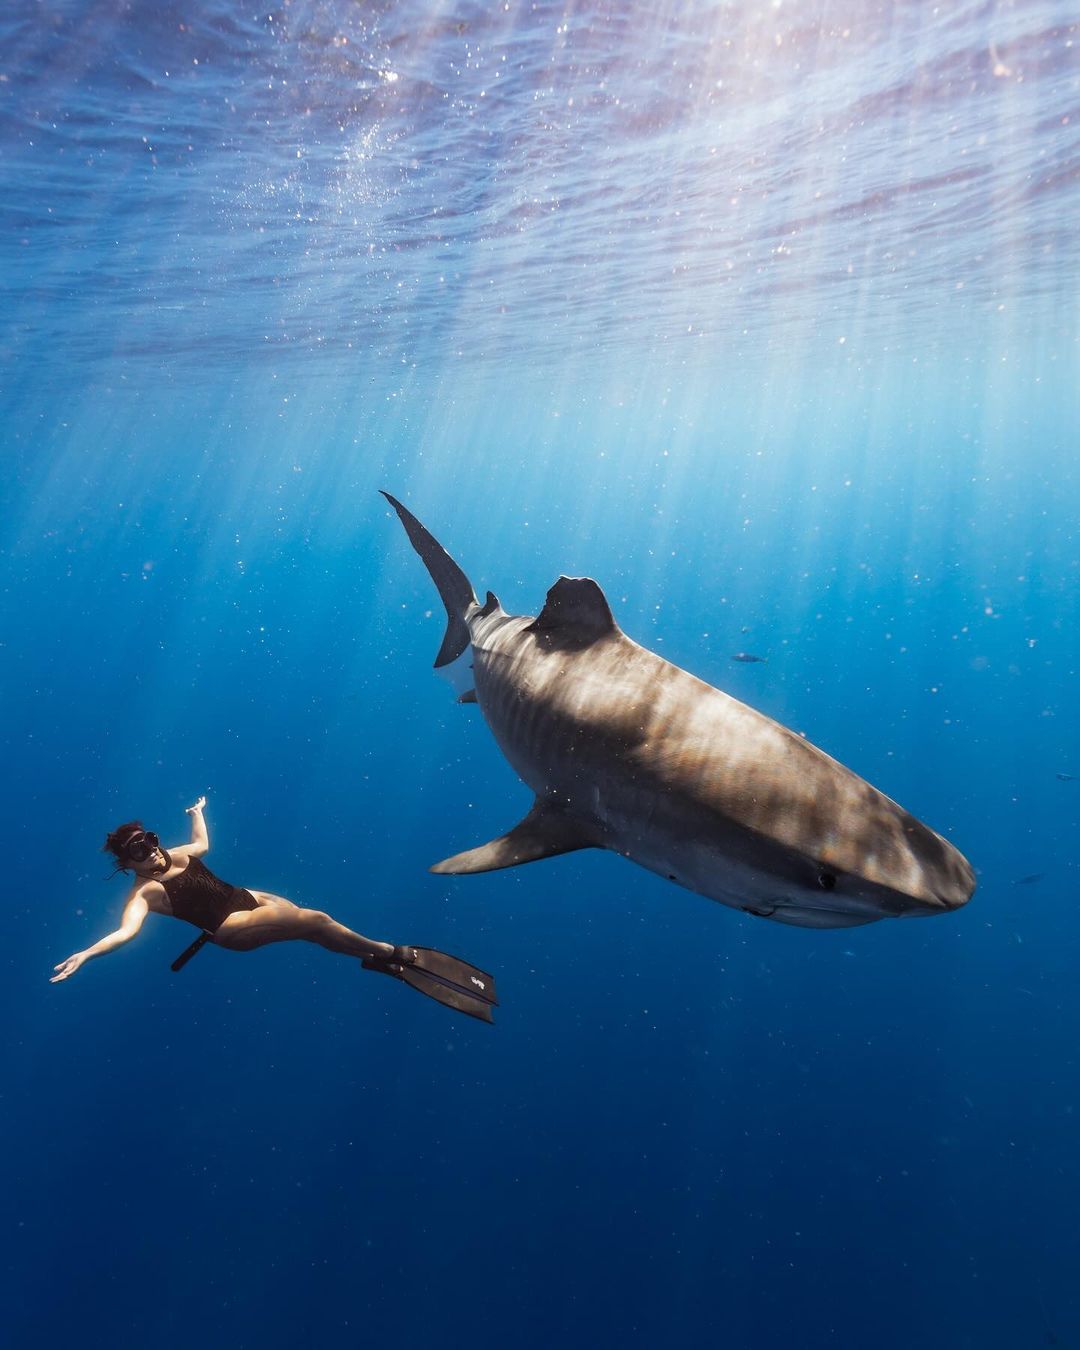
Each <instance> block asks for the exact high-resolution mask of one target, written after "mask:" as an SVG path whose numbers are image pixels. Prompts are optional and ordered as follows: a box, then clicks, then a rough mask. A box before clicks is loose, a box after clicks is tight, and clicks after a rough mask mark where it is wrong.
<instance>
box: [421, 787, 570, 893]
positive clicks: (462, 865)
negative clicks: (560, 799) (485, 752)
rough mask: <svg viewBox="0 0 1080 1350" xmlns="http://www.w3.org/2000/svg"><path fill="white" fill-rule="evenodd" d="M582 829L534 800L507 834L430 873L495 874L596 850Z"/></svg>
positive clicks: (460, 855) (554, 808)
mask: <svg viewBox="0 0 1080 1350" xmlns="http://www.w3.org/2000/svg"><path fill="white" fill-rule="evenodd" d="M595 847H596V841H595V840H594V839H592V838H591V837H590V836H589V834H588V832H587V831H586V830H585V828H584V826H583V825H581V824H580V823H579V822H578V821H577V820H575V819H574V817H573V816H570V815H568V814H567V813H566V812H565V811H561V810H560V809H559V808H558V807H555V806H550V805H549V804H548V803H547V802H542V801H540V800H539V799H537V801H536V803H535V804H534V806H533V808H532V810H531V811H530V812H529V814H528V815H527V816H526V817H525V819H524V820H522V821H520V822H519V823H518V824H517V825H515V826H514V828H513V829H512V830H508V831H507V832H506V834H504V835H500V836H499V838H498V839H492V840H491V841H490V843H487V844H481V845H480V847H479V848H471V849H468V850H467V851H466V852H464V853H456V854H455V855H454V856H453V857H452V858H444V859H443V861H442V862H438V863H436V864H435V866H434V867H432V868H430V869H429V870H430V871H432V872H436V873H438V874H439V875H441V876H465V875H469V874H471V873H474V872H498V871H500V870H501V869H502V868H504V867H520V866H522V864H524V863H531V862H540V861H541V860H542V859H544V858H557V857H558V856H559V854H560V853H574V852H576V851H577V850H578V849H581V848H595Z"/></svg>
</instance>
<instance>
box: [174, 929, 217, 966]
mask: <svg viewBox="0 0 1080 1350" xmlns="http://www.w3.org/2000/svg"><path fill="white" fill-rule="evenodd" d="M213 936H214V935H213V933H208V932H207V931H206V929H205V928H204V929H203V931H202V932H201V933H200V934H199V936H198V937H197V938H196V939H195V941H194V942H193V943H192V944H191V946H190V947H185V948H184V950H183V951H182V952H181V953H180V955H179V956H178V957H177V958H176V960H175V961H174V962H173V963H172V965H171V966H170V967H169V969H170V970H183V969H184V967H185V966H186V965H187V963H188V962H189V961H190V960H191V958H192V957H193V956H194V955H195V953H196V952H198V951H201V950H202V948H203V947H205V946H206V944H207V943H208V942H209V941H210V939H211V938H212V937H213Z"/></svg>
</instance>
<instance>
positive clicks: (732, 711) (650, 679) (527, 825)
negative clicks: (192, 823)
mask: <svg viewBox="0 0 1080 1350" xmlns="http://www.w3.org/2000/svg"><path fill="white" fill-rule="evenodd" d="M383 496H384V497H385V498H386V500H387V501H388V502H389V503H390V505H391V506H392V507H393V509H394V511H395V512H396V513H397V516H398V519H399V520H400V521H401V524H402V525H403V526H404V528H405V533H406V535H407V536H408V539H409V542H410V543H411V544H412V547H413V548H414V550H415V551H416V552H417V553H418V554H419V556H420V558H421V560H422V561H423V563H424V565H425V566H426V568H427V570H428V572H429V573H430V575H431V579H432V580H433V581H434V583H435V586H436V588H437V589H438V592H439V595H440V597H441V599H442V602H443V605H444V607H445V609H446V616H447V626H446V632H445V636H444V637H443V641H442V645H441V647H440V649H439V652H438V655H437V657H436V659H435V665H436V668H440V667H446V666H450V665H452V664H454V663H458V665H461V664H463V663H464V660H465V657H466V653H468V657H469V661H470V664H471V688H469V689H468V690H466V691H465V692H464V693H463V694H462V696H461V699H460V700H459V701H460V702H463V703H475V704H476V705H478V707H479V709H480V712H481V713H482V715H483V717H484V720H485V721H486V722H487V724H488V727H489V728H490V730H491V732H492V734H493V736H494V737H495V740H496V742H497V744H498V746H499V748H500V750H501V751H502V754H503V755H504V757H505V758H506V760H507V761H508V762H509V764H510V765H511V767H512V768H513V769H514V770H515V771H516V772H517V774H518V776H519V777H520V778H521V779H522V780H523V781H524V783H525V784H526V785H527V786H528V787H529V788H531V789H532V792H533V794H534V800H533V804H532V807H531V808H530V810H529V811H528V813H527V814H526V815H525V817H524V819H522V820H521V821H519V822H518V823H517V824H516V825H514V826H513V828H511V829H510V830H508V831H507V832H506V833H505V834H502V835H500V836H498V837H497V838H495V839H492V840H490V841H489V842H487V843H485V844H481V845H480V846H479V847H476V848H470V849H468V850H466V851H465V852H462V853H456V854H454V855H453V856H452V857H449V858H446V859H444V860H443V861H442V862H438V863H436V864H435V865H434V866H433V867H432V868H431V869H430V870H431V871H432V872H435V873H439V874H446V875H454V876H457V875H465V874H470V873H479V872H490V871H495V870H498V869H500V868H507V867H517V866H521V865H523V864H525V863H532V862H539V861H541V860H543V859H546V858H554V857H557V856H559V855H561V854H565V853H571V852H573V851H575V850H577V849H586V848H596V849H607V850H609V851H610V852H612V853H617V854H619V855H621V856H622V857H623V858H627V859H629V860H630V861H631V862H634V863H637V864H638V865H639V866H641V867H644V868H647V869H648V870H649V871H650V872H654V873H656V874H657V875H659V876H661V877H663V878H665V879H666V880H667V881H670V882H674V883H675V884H676V885H678V886H682V887H684V888H685V889H686V890H689V891H692V892H694V893H696V894H698V895H702V896H705V897H707V898H708V899H710V900H715V901H719V902H720V903H721V904H724V905H728V906H730V907H732V908H734V909H737V910H741V911H742V912H744V913H746V914H751V915H755V916H758V917H760V918H764V919H772V920H773V921H775V922H777V923H784V924H792V925H795V926H797V927H803V928H818V929H822V928H851V927H855V926H857V925H860V924H868V923H874V922H876V921H877V920H879V919H888V918H895V919H898V918H910V917H917V916H927V915H932V914H946V913H949V912H951V911H953V910H956V909H959V908H960V907H961V906H962V905H964V904H966V903H967V901H968V900H969V899H970V897H971V895H972V893H973V892H974V889H975V875H974V872H973V870H972V867H971V865H970V863H969V862H968V861H967V859H966V858H965V857H964V856H963V854H961V853H960V852H959V851H958V850H957V849H956V848H955V847H954V846H953V845H952V844H950V843H949V842H948V841H947V840H946V839H944V838H943V837H942V836H941V835H939V834H937V833H935V831H933V830H932V829H930V828H929V827H928V826H926V825H924V824H923V823H922V822H921V821H919V820H917V819H916V818H915V817H914V816H913V815H911V814H910V813H909V812H908V811H905V810H904V809H903V808H902V807H900V806H898V805H897V803H896V802H894V801H892V800H891V799H890V798H889V797H887V796H885V794H884V793H882V792H879V791H878V790H877V788H875V787H872V786H871V785H870V784H869V783H868V782H866V781H865V780H864V779H863V778H860V777H859V776H858V774H856V773H854V772H852V770H850V769H848V768H845V766H844V765H843V764H840V763H839V762H838V761H837V760H835V759H832V758H831V757H830V756H829V755H827V754H825V752H824V751H822V750H819V749H818V748H817V747H816V746H814V745H812V744H811V743H810V742H809V741H808V740H807V739H805V737H803V736H802V735H800V734H798V733H796V732H794V731H791V730H789V729H788V728H787V727H785V726H782V725H781V724H780V723H779V722H776V721H774V720H773V719H772V718H770V717H767V716H765V715H764V714H763V713H760V712H758V711H756V710H755V709H753V708H751V707H749V706H748V705H747V704H745V703H741V702H740V701H739V700H738V699H735V698H733V697H731V696H730V695H729V694H726V693H724V692H723V691H722V690H720V689H717V688H715V687H714V686H712V685H710V684H708V683H706V682H705V681H704V680H701V679H698V678H697V677H696V676H695V675H692V674H690V673H689V672H688V671H686V670H683V669H682V668H681V667H679V666H676V665H673V664H672V663H671V662H670V661H667V660H665V659H664V658H663V657H661V656H659V655H658V654H657V653H656V652H652V651H649V650H648V649H647V648H645V647H642V646H640V645H639V644H638V643H636V642H634V641H633V640H632V639H631V638H629V637H627V635H626V634H625V633H624V632H623V631H622V630H621V629H620V628H619V626H618V624H617V623H616V621H615V618H614V616H613V614H612V611H611V606H610V605H609V604H608V601H607V598H606V596H605V595H604V592H603V591H602V589H601V588H600V586H599V585H598V583H597V582H596V581H594V580H592V579H591V578H589V577H567V576H560V577H559V579H558V580H557V581H556V582H555V584H554V585H553V586H552V587H551V589H550V590H549V591H548V593H547V597H546V599H545V602H544V606H543V608H542V609H541V611H540V613H539V614H538V615H536V616H535V617H533V616H530V615H514V614H508V613H507V612H506V611H505V610H504V609H503V607H502V605H501V604H500V603H499V601H498V599H497V598H496V596H495V595H494V594H493V593H492V592H491V591H488V592H487V594H486V597H485V599H484V601H483V602H482V603H481V602H480V601H479V600H478V599H477V597H476V595H475V593H474V591H473V587H472V583H471V582H470V581H469V579H468V577H467V576H466V574H465V573H464V572H463V571H462V569H461V567H460V566H459V565H458V564H457V563H456V562H455V561H454V559H453V558H452V557H451V556H450V555H449V554H448V553H447V552H446V550H445V549H444V548H443V546H442V545H441V544H440V543H439V542H438V541H437V540H436V539H435V538H434V536H433V535H432V534H431V533H430V532H429V531H428V530H427V528H426V527H425V526H424V525H422V524H421V523H420V521H419V520H418V519H417V518H416V516H414V515H413V514H412V512H411V511H409V510H408V508H407V507H405V506H404V505H403V504H402V503H401V502H400V501H398V500H397V499H396V498H395V497H392V496H391V495H390V494H389V493H388V492H384V493H383Z"/></svg>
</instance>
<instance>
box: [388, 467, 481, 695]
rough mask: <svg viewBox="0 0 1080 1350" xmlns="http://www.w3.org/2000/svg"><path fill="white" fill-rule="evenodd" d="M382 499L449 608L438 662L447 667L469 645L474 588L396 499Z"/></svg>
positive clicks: (436, 660)
mask: <svg viewBox="0 0 1080 1350" xmlns="http://www.w3.org/2000/svg"><path fill="white" fill-rule="evenodd" d="M382 495H383V496H384V497H385V498H386V500H387V501H388V502H389V503H390V505H391V506H392V507H393V508H394V510H395V511H396V512H397V513H398V519H399V520H400V521H401V523H402V525H404V526H405V533H406V534H407V535H408V536H409V543H410V544H412V546H413V548H414V549H416V551H417V553H419V555H420V557H421V559H422V560H423V563H424V566H425V567H426V568H427V570H428V571H429V572H430V573H431V579H432V581H434V583H435V585H436V586H438V588H439V595H440V596H441V597H442V602H443V604H444V605H445V606H446V620H447V622H446V636H445V637H444V638H443V643H442V646H441V647H440V648H439V654H438V656H437V657H436V658H435V666H436V668H438V667H439V666H448V665H449V664H450V662H451V661H456V660H457V658H458V657H459V656H460V655H461V653H462V652H463V651H464V650H465V648H466V647H467V646H468V645H469V630H468V628H467V627H466V624H465V611H466V610H467V609H468V608H469V606H470V605H475V604H476V596H475V595H474V594H473V588H472V584H471V582H470V581H469V578H468V577H467V576H466V575H465V573H464V572H463V571H462V570H461V568H460V567H459V566H458V565H457V563H456V562H455V561H454V560H453V558H451V556H450V554H449V553H447V551H446V549H444V548H443V546H442V544H440V543H439V541H438V540H437V539H436V538H435V537H434V536H433V535H431V534H429V533H428V531H427V530H425V529H424V527H423V525H421V524H420V522H419V521H418V520H417V519H416V517H415V516H414V515H413V513H412V512H411V511H410V510H408V508H407V507H404V506H402V504H401V503H400V502H399V501H398V500H397V498H396V497H391V496H390V494H389V492H384V493H383V494H382Z"/></svg>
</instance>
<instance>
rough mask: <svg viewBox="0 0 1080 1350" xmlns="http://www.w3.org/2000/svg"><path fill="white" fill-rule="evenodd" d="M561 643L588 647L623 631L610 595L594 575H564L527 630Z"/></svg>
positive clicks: (562, 644) (550, 591)
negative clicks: (608, 598) (593, 577)
mask: <svg viewBox="0 0 1080 1350" xmlns="http://www.w3.org/2000/svg"><path fill="white" fill-rule="evenodd" d="M525 631H526V632H528V633H536V634H537V635H538V636H539V637H545V638H547V639H548V640H549V641H550V642H551V643H553V644H554V645H557V646H577V647H587V646H589V645H590V644H591V643H593V642H596V641H597V639H599V638H602V637H607V636H609V635H610V634H613V633H617V632H618V631H619V625H618V624H617V623H616V622H615V616H614V615H613V614H612V612H611V606H610V605H609V604H608V602H607V596H606V595H605V594H604V592H603V591H602V590H601V589H600V586H599V585H598V584H597V583H596V582H595V581H593V579H592V577H560V578H559V579H558V581H557V582H556V583H555V585H554V586H552V588H551V590H549V591H548V593H547V599H546V600H545V601H544V608H543V609H542V610H541V611H540V613H539V614H538V615H537V617H536V618H535V619H534V620H533V621H532V623H531V624H530V625H529V626H528V628H527V629H526V630H525Z"/></svg>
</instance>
